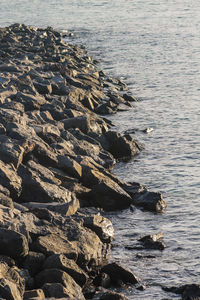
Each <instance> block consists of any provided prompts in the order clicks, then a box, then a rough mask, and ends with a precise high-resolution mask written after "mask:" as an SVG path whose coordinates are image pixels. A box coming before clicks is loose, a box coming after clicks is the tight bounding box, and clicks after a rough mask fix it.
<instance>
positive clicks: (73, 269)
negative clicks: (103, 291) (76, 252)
mask: <svg viewBox="0 0 200 300" xmlns="http://www.w3.org/2000/svg"><path fill="white" fill-rule="evenodd" d="M43 268H44V269H53V268H56V269H60V270H63V271H65V272H66V273H67V274H69V275H70V276H71V277H72V278H73V279H74V280H75V281H76V282H77V283H78V284H79V285H80V286H83V285H84V284H85V283H86V281H87V279H88V275H87V274H86V273H85V272H84V271H83V270H82V269H81V268H80V267H79V266H78V265H77V264H76V263H75V261H74V260H72V259H68V258H67V257H66V256H65V255H63V254H54V255H51V256H49V257H48V258H47V259H46V260H45V262H44V264H43Z"/></svg>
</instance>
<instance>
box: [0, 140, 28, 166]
mask: <svg viewBox="0 0 200 300" xmlns="http://www.w3.org/2000/svg"><path fill="white" fill-rule="evenodd" d="M25 148H26V143H25V142H24V143H21V145H20V143H19V142H18V141H14V140H12V139H10V138H7V137H6V136H2V135H0V157H1V160H2V161H3V162H4V163H8V164H13V166H14V167H15V168H18V167H19V165H20V164H21V163H22V160H23V155H24V153H25Z"/></svg>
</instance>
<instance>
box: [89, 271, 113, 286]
mask: <svg viewBox="0 0 200 300" xmlns="http://www.w3.org/2000/svg"><path fill="white" fill-rule="evenodd" d="M93 283H94V284H95V285H96V286H102V287H104V288H109V287H110V286H111V280H110V276H109V275H108V274H106V273H103V272H101V273H100V274H98V275H97V276H96V277H95V278H94V280H93Z"/></svg>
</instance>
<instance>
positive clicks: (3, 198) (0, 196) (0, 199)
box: [0, 186, 14, 210]
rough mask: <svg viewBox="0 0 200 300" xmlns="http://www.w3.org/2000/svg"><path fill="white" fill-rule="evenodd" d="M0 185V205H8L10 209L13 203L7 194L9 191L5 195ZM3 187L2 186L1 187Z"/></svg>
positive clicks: (12, 207)
mask: <svg viewBox="0 0 200 300" xmlns="http://www.w3.org/2000/svg"><path fill="white" fill-rule="evenodd" d="M1 187H2V186H0V205H3V206H5V207H9V208H10V209H11V210H13V209H14V204H13V201H12V199H11V198H10V197H9V196H8V195H9V194H10V193H8V195H6V194H5V193H3V192H2V191H1ZM2 188H3V187H2ZM8 192H9V191H8Z"/></svg>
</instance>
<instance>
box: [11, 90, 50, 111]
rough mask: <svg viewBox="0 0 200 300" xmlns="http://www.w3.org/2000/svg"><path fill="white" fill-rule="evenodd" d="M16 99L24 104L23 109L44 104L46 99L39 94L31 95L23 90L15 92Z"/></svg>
mask: <svg viewBox="0 0 200 300" xmlns="http://www.w3.org/2000/svg"><path fill="white" fill-rule="evenodd" d="M16 101H18V102H20V103H22V104H23V105H24V108H25V111H29V110H34V109H38V108H40V106H42V105H44V104H45V102H46V100H45V98H43V97H42V96H41V95H39V94H38V95H31V94H26V93H23V92H17V95H16Z"/></svg>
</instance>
